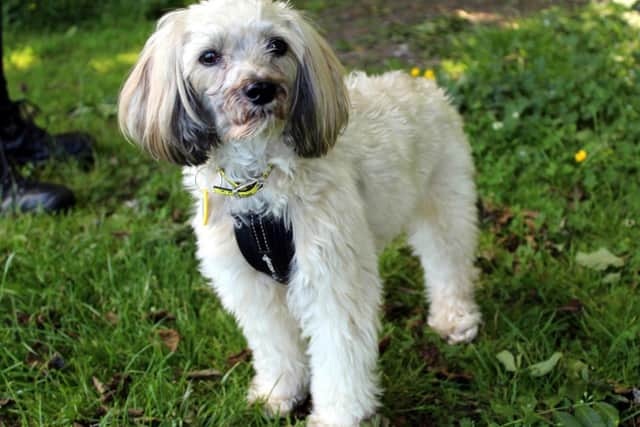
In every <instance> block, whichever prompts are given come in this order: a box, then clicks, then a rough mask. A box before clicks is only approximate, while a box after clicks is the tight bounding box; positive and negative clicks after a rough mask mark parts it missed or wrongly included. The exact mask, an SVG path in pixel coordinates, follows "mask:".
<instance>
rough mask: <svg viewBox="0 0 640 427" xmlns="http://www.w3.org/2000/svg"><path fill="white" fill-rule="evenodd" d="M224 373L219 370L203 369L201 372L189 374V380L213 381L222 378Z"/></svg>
mask: <svg viewBox="0 0 640 427" xmlns="http://www.w3.org/2000/svg"><path fill="white" fill-rule="evenodd" d="M222 375H223V374H222V372H220V371H218V370H217V369H201V370H199V371H190V372H187V375H186V377H187V379H188V380H213V379H217V378H220V377H222Z"/></svg>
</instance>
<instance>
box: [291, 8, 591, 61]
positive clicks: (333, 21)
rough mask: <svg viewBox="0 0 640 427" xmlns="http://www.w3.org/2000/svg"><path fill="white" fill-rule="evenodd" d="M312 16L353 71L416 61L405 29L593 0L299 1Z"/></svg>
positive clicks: (491, 20) (489, 20)
mask: <svg viewBox="0 0 640 427" xmlns="http://www.w3.org/2000/svg"><path fill="white" fill-rule="evenodd" d="M294 3H295V4H296V5H298V6H300V7H302V8H304V9H307V10H309V11H310V12H311V15H312V16H313V17H314V18H316V19H317V20H318V21H319V24H320V26H321V28H323V29H324V30H325V32H326V35H327V37H328V38H329V40H330V41H331V43H332V45H333V46H334V47H336V48H337V49H338V54H339V56H340V58H341V60H342V61H344V63H345V64H346V65H347V66H349V67H358V68H360V67H373V68H376V67H383V64H382V62H383V60H382V58H387V59H388V58H390V57H396V58H398V59H399V60H402V61H403V62H408V63H410V62H411V61H412V60H416V57H417V56H418V55H416V54H415V53H414V52H411V49H410V48H409V46H408V45H407V40H402V35H401V34H400V35H398V33H399V32H400V33H401V32H402V28H403V26H404V27H408V26H413V25H416V24H419V23H422V22H427V21H429V20H433V19H437V18H439V17H442V16H458V17H461V18H463V19H465V20H468V21H471V22H474V23H479V24H499V23H501V22H505V21H508V20H511V19H513V18H517V17H521V16H526V15H528V14H531V13H534V12H537V11H539V10H541V9H545V8H548V7H551V6H561V7H576V6H579V5H581V4H585V3H588V0H560V1H557V0H494V1H491V0H393V1H388V0H353V1H349V0H323V1H319V0H297V1H294Z"/></svg>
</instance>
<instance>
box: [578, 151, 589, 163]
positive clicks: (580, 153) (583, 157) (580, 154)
mask: <svg viewBox="0 0 640 427" xmlns="http://www.w3.org/2000/svg"><path fill="white" fill-rule="evenodd" d="M575 159H576V162H578V163H582V162H584V161H585V160H586V159H587V152H586V151H584V150H579V151H578V152H577V153H576V155H575Z"/></svg>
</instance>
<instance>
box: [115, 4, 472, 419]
mask: <svg viewBox="0 0 640 427" xmlns="http://www.w3.org/2000/svg"><path fill="white" fill-rule="evenodd" d="M119 120H120V125H121V127H122V129H123V131H124V133H125V134H126V135H127V136H128V137H129V138H130V139H132V140H133V141H135V142H137V143H138V144H140V145H141V146H142V147H144V148H145V149H146V150H147V151H148V152H150V153H151V155H153V156H154V157H155V158H158V159H165V160H169V161H173V162H175V163H179V164H182V165H184V166H185V167H184V184H185V185H186V187H187V188H188V189H189V190H190V191H191V192H192V193H193V196H194V198H195V201H196V205H197V210H196V214H195V218H194V220H193V228H194V230H195V233H196V235H197V240H198V251H197V256H198V258H199V260H200V263H201V271H202V274H204V276H206V277H207V278H208V279H210V281H211V284H212V286H213V288H214V289H215V290H216V292H217V294H218V295H219V297H220V299H221V301H222V303H223V304H224V306H225V307H226V308H227V309H228V310H229V311H230V312H232V313H233V314H234V315H235V317H236V319H237V321H238V323H239V324H240V326H241V328H242V330H243V332H244V334H245V336H246V338H247V341H248V343H249V347H250V348H251V350H252V351H253V358H254V368H255V377H254V379H253V382H252V384H251V386H250V391H249V397H248V398H249V401H251V402H253V401H256V400H260V401H263V402H265V404H266V407H267V408H268V409H269V410H270V411H271V412H272V413H280V414H283V413H286V412H287V411H289V410H291V409H292V408H293V407H294V406H295V404H296V403H297V402H300V401H301V400H302V399H304V397H305V396H306V395H307V394H308V393H309V392H310V393H311V395H312V397H313V412H312V414H311V415H310V417H309V418H308V425H310V426H355V425H358V424H359V422H360V421H361V420H363V419H365V418H367V417H369V416H371V415H372V414H374V412H375V410H376V406H377V404H378V398H379V395H380V393H381V390H380V388H379V381H378V375H377V369H376V362H377V356H378V342H377V338H378V330H379V326H380V320H379V317H380V305H381V295H382V284H381V281H380V276H379V274H378V264H377V255H378V254H379V253H380V251H381V250H382V249H383V248H384V246H385V244H387V243H388V242H389V241H390V240H391V239H392V238H394V237H395V236H397V235H398V234H400V233H402V232H406V233H407V235H408V239H409V242H410V244H411V245H412V247H413V248H414V249H415V252H416V254H417V255H418V256H419V257H420V259H421V261H422V264H423V266H424V270H425V282H426V285H427V294H428V298H429V301H430V303H431V308H430V313H429V325H430V326H431V327H432V328H433V329H434V330H435V331H437V332H438V333H439V334H440V335H441V336H443V337H445V338H446V339H448V340H449V342H451V343H457V342H465V341H469V340H471V339H473V338H474V337H475V335H476V333H477V330H478V325H479V322H480V313H479V311H478V307H477V306H476V304H475V302H474V298H473V293H474V292H473V283H472V282H473V272H474V268H473V265H472V264H473V253H474V249H475V245H476V209H475V200H476V194H475V188H474V183H473V173H474V170H473V164H472V159H471V156H470V149H469V146H468V144H467V142H466V139H465V135H464V133H463V129H462V123H461V120H460V117H459V116H458V114H457V113H456V111H455V110H454V109H453V108H452V107H451V106H450V105H449V103H448V101H447V97H446V96H445V94H444V93H443V92H442V91H441V90H440V89H438V87H437V86H436V84H435V83H434V82H432V81H429V80H427V79H421V78H417V79H413V78H410V77H409V76H407V75H406V74H404V73H401V72H392V73H387V74H384V75H381V76H377V77H370V76H367V75H365V74H363V73H353V74H351V75H349V76H346V77H345V76H344V75H343V69H342V67H341V65H340V63H339V61H338V59H337V58H336V56H335V54H334V53H333V52H332V50H331V48H330V47H329V46H328V44H327V42H326V41H325V40H324V39H323V38H322V37H320V35H319V34H318V32H316V30H315V29H314V28H313V27H312V25H311V24H309V23H308V22H307V21H306V20H305V18H304V17H303V16H302V15H301V14H300V13H298V12H296V11H294V10H292V9H291V8H290V7H289V6H288V5H287V4H285V3H281V2H276V1H271V0H209V1H203V2H202V3H200V4H197V5H193V6H191V7H189V8H187V9H182V10H178V11H175V12H172V13H169V14H167V15H166V16H164V17H163V18H162V19H161V20H160V22H159V23H158V26H157V29H156V31H155V33H154V34H153V35H152V36H151V38H150V39H149V40H148V42H147V43H146V46H145V47H144V50H143V51H142V53H141V55H140V58H139V61H138V63H137V65H136V66H135V68H134V69H133V71H132V72H131V74H130V76H129V78H128V80H127V82H126V84H125V85H124V88H123V89H122V93H121V98H120V112H119ZM265 230H266V231H265ZM241 241H242V242H243V244H242V245H240V242H241ZM252 245H253V246H252ZM242 246H244V248H243V247H242ZM291 251H295V255H293V252H291ZM261 263H263V264H264V265H260V264H261ZM278 263H279V265H275V264H278ZM283 266H284V267H283ZM265 273H266V274H265ZM269 273H271V274H269ZM279 282H284V283H285V285H283V284H282V283H279Z"/></svg>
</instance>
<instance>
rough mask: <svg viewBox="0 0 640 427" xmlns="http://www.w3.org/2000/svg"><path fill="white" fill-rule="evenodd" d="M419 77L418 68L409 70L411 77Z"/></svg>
mask: <svg viewBox="0 0 640 427" xmlns="http://www.w3.org/2000/svg"><path fill="white" fill-rule="evenodd" d="M419 75H420V68H418V67H413V68H412V69H411V77H418V76H419Z"/></svg>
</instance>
